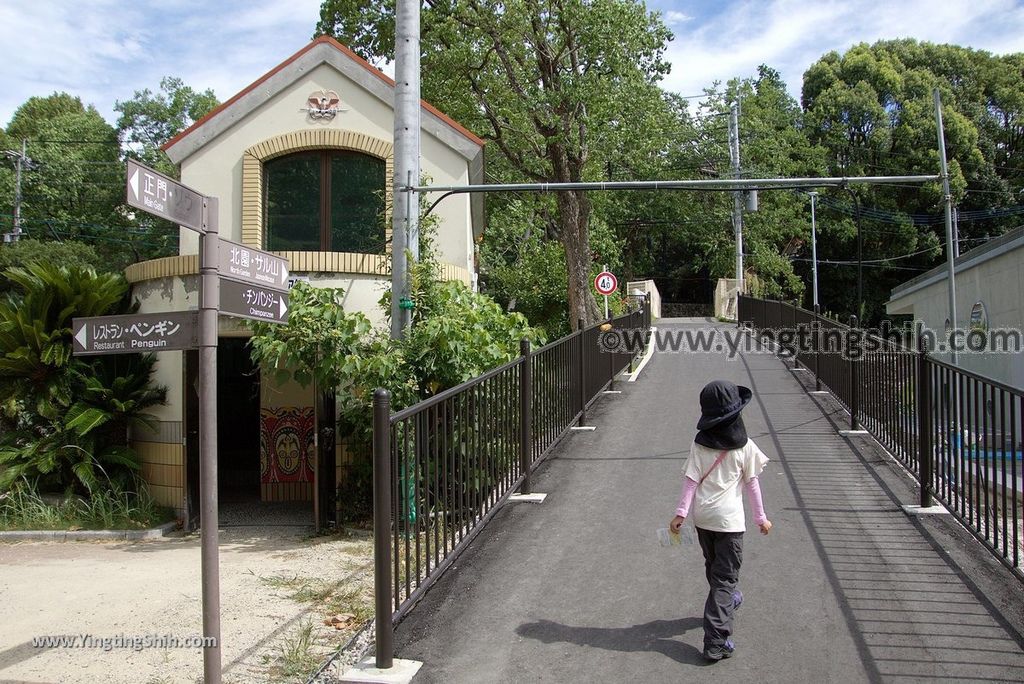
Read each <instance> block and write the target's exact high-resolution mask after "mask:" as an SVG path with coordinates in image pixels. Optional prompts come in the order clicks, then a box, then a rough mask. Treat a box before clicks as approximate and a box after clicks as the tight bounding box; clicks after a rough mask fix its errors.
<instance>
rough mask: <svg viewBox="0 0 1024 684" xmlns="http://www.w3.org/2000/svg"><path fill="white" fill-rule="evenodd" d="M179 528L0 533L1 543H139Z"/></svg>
mask: <svg viewBox="0 0 1024 684" xmlns="http://www.w3.org/2000/svg"><path fill="white" fill-rule="evenodd" d="M177 527H178V521H176V520H172V521H170V522H166V523H164V524H163V525H160V526H158V527H152V528H150V529H148V530H10V531H7V532H0V542H5V541H59V542H65V541H88V540H104V541H139V540H142V539H160V538H161V537H164V536H166V534H167V533H168V532H170V531H172V530H174V529H176V528H177Z"/></svg>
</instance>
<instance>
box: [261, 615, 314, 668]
mask: <svg viewBox="0 0 1024 684" xmlns="http://www.w3.org/2000/svg"><path fill="white" fill-rule="evenodd" d="M315 645H316V639H315V638H314V637H313V623H312V622H311V621H308V620H307V621H306V622H304V623H303V624H301V625H299V628H298V630H297V631H296V632H295V633H294V634H289V635H288V636H286V637H285V638H284V640H283V641H282V642H281V644H280V645H279V646H278V652H277V659H276V662H275V663H274V667H273V668H272V669H271V675H272V676H275V677H276V678H281V679H285V680H289V681H295V680H299V681H304V680H305V679H306V678H307V677H308V676H309V675H311V674H313V671H314V670H316V668H317V667H319V666H320V657H319V655H318V654H316V653H314V646H315Z"/></svg>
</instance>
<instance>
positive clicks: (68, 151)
mask: <svg viewBox="0 0 1024 684" xmlns="http://www.w3.org/2000/svg"><path fill="white" fill-rule="evenodd" d="M23 140H24V141H27V145H26V151H27V155H28V157H30V158H31V160H32V163H31V165H30V166H29V168H27V169H25V170H23V172H22V198H23V201H22V206H21V214H22V218H23V222H22V223H23V225H22V229H23V232H24V234H25V236H26V237H33V238H36V239H41V240H65V239H81V240H83V241H86V242H90V243H93V244H95V245H96V246H97V247H98V248H99V249H100V251H101V253H103V254H104V256H109V255H111V254H112V253H113V252H114V251H115V250H114V249H112V246H113V244H114V243H112V242H110V241H109V240H111V239H112V238H113V239H116V238H119V237H120V236H121V235H122V234H123V233H124V228H125V226H126V225H127V222H126V221H125V217H124V214H123V212H121V211H120V206H121V195H122V194H123V192H124V172H123V169H121V159H120V144H119V141H118V137H117V132H116V131H115V130H114V129H113V127H111V126H110V125H109V124H107V122H106V121H104V120H103V117H101V116H100V114H99V112H97V111H96V109H95V108H94V107H92V106H88V107H87V106H85V105H83V104H82V101H81V100H80V99H79V98H77V97H72V96H71V95H68V94H67V93H55V94H54V95H51V96H49V97H32V98H29V99H28V100H27V101H26V102H25V103H24V104H23V105H22V106H21V107H19V108H18V109H17V110H16V111H15V113H14V116H13V118H12V119H11V122H10V124H9V125H8V127H7V129H6V130H5V131H4V135H3V138H2V139H0V148H2V149H17V150H19V151H20V149H21V144H22V141H23ZM8 178H11V180H10V183H11V184H10V185H7V183H6V182H5V183H4V186H5V187H4V191H5V195H4V197H3V200H0V201H3V209H2V212H3V213H4V214H5V215H8V216H9V215H10V214H12V213H13V193H14V188H13V178H12V177H11V176H8ZM5 180H6V179H5ZM8 193H9V194H8Z"/></svg>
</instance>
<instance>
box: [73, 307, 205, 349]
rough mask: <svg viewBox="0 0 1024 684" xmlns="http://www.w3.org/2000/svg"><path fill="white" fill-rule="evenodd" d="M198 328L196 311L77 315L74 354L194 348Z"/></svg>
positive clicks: (74, 328)
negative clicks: (84, 316) (85, 316)
mask: <svg viewBox="0 0 1024 684" xmlns="http://www.w3.org/2000/svg"><path fill="white" fill-rule="evenodd" d="M197 329H198V320H197V312H195V311H168V312H166V313H150V314H125V315H122V316H92V317H89V318H74V319H72V321H71V337H72V353H73V354H74V355H75V356H93V355H96V354H138V353H140V352H154V351H175V350H181V349H195V348H196V345H197V339H196V331H197Z"/></svg>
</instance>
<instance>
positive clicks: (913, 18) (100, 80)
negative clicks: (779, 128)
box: [0, 0, 1024, 125]
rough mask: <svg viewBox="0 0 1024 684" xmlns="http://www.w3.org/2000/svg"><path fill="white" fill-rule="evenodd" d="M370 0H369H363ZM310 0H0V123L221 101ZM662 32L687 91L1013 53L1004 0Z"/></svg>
mask: <svg viewBox="0 0 1024 684" xmlns="http://www.w3.org/2000/svg"><path fill="white" fill-rule="evenodd" d="M367 1H373V0H367ZM319 7H320V0H249V1H247V2H239V1H236V0H212V1H211V0H164V2H149V1H147V0H135V1H134V2H128V1H125V0H77V1H71V0H0V125H6V124H7V122H8V121H10V118H11V115H12V114H13V113H14V110H15V109H16V108H17V107H18V105H20V104H21V103H23V102H24V101H25V100H26V99H28V98H29V97H31V96H33V95H49V94H51V93H53V92H55V91H66V92H69V93H71V94H73V95H78V96H79V97H81V98H82V100H83V101H84V102H86V103H91V104H93V105H95V106H96V108H97V109H98V110H99V111H100V113H101V114H103V116H104V117H106V118H107V120H108V121H110V122H111V123H114V122H115V118H116V117H115V112H114V102H115V101H116V100H125V99H128V98H130V97H132V94H133V93H134V91H136V90H141V89H143V88H150V89H151V90H156V89H157V88H158V85H159V83H160V79H161V77H163V76H171V75H173V76H180V77H181V78H183V79H184V81H185V82H186V83H187V84H188V85H190V86H192V87H193V88H196V89H205V88H212V89H213V90H214V92H215V93H216V94H217V96H218V97H219V98H220V99H221V100H225V99H227V98H229V97H231V96H232V95H233V94H234V93H236V92H237V91H239V90H241V89H242V88H244V87H245V86H246V85H248V84H249V83H251V82H252V81H254V80H255V79H256V78H258V77H259V76H261V75H262V74H263V73H264V72H266V71H267V70H269V69H271V68H273V67H274V66H275V65H276V64H278V63H279V62H281V61H282V60H284V59H285V58H287V57H288V56H289V55H291V54H292V53H293V52H295V51H296V50H298V49H299V48H301V47H302V46H303V45H305V43H306V42H307V41H308V40H309V39H310V37H311V36H312V33H313V29H314V27H315V25H316V21H317V19H318V17H319ZM648 7H649V8H650V9H652V10H658V11H660V12H662V13H663V15H664V18H665V21H666V23H667V24H669V26H670V27H671V29H672V30H673V32H674V33H675V40H674V41H673V42H672V43H671V44H670V46H669V48H668V52H667V56H668V58H669V60H670V61H671V63H672V65H673V68H672V74H671V75H670V76H669V77H668V78H667V79H666V80H665V82H664V86H665V87H666V88H667V89H669V90H674V91H677V92H679V93H680V94H682V95H695V94H699V93H700V92H701V89H702V88H704V87H705V86H708V85H710V84H711V83H712V82H713V81H715V80H719V81H725V80H727V79H729V78H731V77H734V76H751V75H753V74H754V73H755V70H756V68H757V66H758V65H759V64H762V63H765V64H768V65H770V66H772V67H774V68H775V69H778V70H779V71H780V72H781V73H782V76H783V78H784V79H785V80H786V83H787V84H788V85H789V89H790V92H791V93H792V94H793V95H794V96H795V97H799V89H800V80H801V77H802V75H803V72H804V70H805V69H806V68H807V67H808V66H809V65H810V64H811V63H812V62H814V61H815V60H816V59H818V57H820V56H821V55H822V54H824V53H825V52H827V51H829V50H839V51H844V50H846V49H847V48H849V47H850V46H851V45H854V44H856V43H858V42H868V43H872V42H875V41H876V40H882V39H887V38H902V37H911V38H917V39H919V40H927V41H931V42H937V43H957V44H960V45H966V46H970V47H974V48H978V49H983V50H989V51H991V52H995V53H999V54H1002V53H1008V52H1024V3H1022V2H1018V1H1014V0H905V1H901V0H889V1H888V2H878V1H868V0H835V1H833V0H827V1H822V2H816V1H814V0H721V1H714V0H653V1H652V2H649V3H648Z"/></svg>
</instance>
